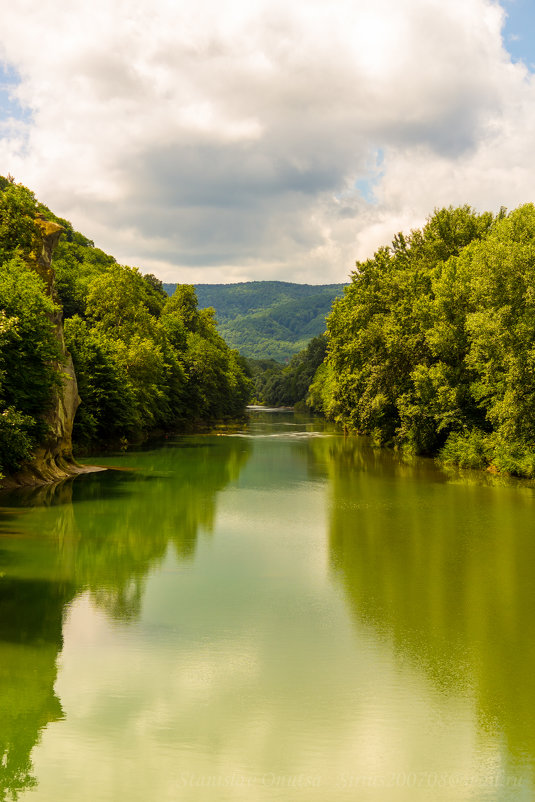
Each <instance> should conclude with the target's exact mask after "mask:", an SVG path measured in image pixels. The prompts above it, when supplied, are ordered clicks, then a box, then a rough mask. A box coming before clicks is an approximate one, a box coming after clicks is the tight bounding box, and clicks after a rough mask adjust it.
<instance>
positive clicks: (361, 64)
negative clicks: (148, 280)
mask: <svg viewBox="0 0 535 802" xmlns="http://www.w3.org/2000/svg"><path fill="white" fill-rule="evenodd" d="M503 22H504V12H503V9H502V8H501V6H499V5H498V4H496V3H493V2H491V0H450V2H449V3H447V4H445V3H443V2H442V0H376V2H375V4H374V6H373V8H370V7H369V4H368V3H367V2H364V0H336V2H334V3H329V4H327V3H326V2H325V0H307V2H306V3H305V2H304V0H295V2H293V3H291V4H290V3H287V2H282V0H248V2H244V0H225V2H223V3H217V4H216V3H215V2H214V0H202V1H201V2H198V3H197V4H196V7H195V9H192V8H191V6H190V4H186V2H185V0H179V1H178V2H172V3H171V2H168V0H153V1H152V2H151V3H149V2H148V0H137V2H136V1H135V0H130V1H129V2H121V0H115V2H110V1H109V0H94V2H93V3H92V4H91V6H89V5H88V4H87V3H83V2H81V0H72V2H71V3H70V4H69V5H68V7H65V5H64V4H60V3H59V0H50V2H48V3H47V4H46V7H45V5H44V4H42V3H37V2H36V0H21V2H20V3H18V4H17V6H16V8H15V4H13V7H12V8H9V7H8V8H6V9H4V10H3V19H2V30H1V32H0V46H1V50H0V55H1V56H2V58H3V59H4V61H5V63H6V65H9V68H10V69H16V70H17V72H18V74H19V76H20V81H19V82H18V84H16V86H11V87H10V92H11V95H12V100H13V103H14V104H15V102H16V103H18V105H19V106H20V107H22V108H25V109H26V110H27V112H29V116H28V115H27V116H26V117H25V118H23V119H19V120H15V119H13V120H5V121H4V124H3V125H2V126H1V127H0V167H1V171H2V172H3V173H6V172H10V173H12V174H13V175H15V177H16V179H17V180H18V181H22V182H23V183H25V184H27V185H28V186H30V187H31V188H32V189H34V191H35V192H36V194H37V195H38V196H39V197H40V199H41V200H43V201H44V202H45V203H47V204H48V205H49V206H50V207H51V208H53V209H54V210H55V211H56V212H57V213H58V214H61V215H62V216H64V217H67V218H69V219H71V220H72V222H73V223H74V225H75V226H76V227H77V228H78V229H79V230H82V231H83V232H84V233H86V234H87V235H88V236H90V237H92V238H93V239H94V240H95V242H96V243H97V244H98V245H99V246H100V247H102V248H104V249H106V250H108V251H109V252H111V253H113V254H114V255H115V256H116V257H117V258H118V259H119V260H121V261H124V262H127V263H129V264H137V265H140V266H141V267H143V268H144V269H146V270H150V271H152V272H155V273H156V274H157V275H159V276H160V277H161V278H163V279H167V280H179V281H195V282H212V281H236V280H246V279H262V278H278V279H286V280H297V281H309V282H311V283H317V282H324V281H335V280H345V279H346V277H347V275H348V273H349V271H350V270H351V268H352V266H353V264H354V261H355V259H356V258H365V257H367V256H369V255H371V253H372V252H373V250H374V248H376V247H377V246H378V245H380V244H382V243H386V242H388V241H389V240H390V239H391V238H392V236H393V234H394V233H395V232H396V231H397V230H399V229H400V228H403V229H406V228H410V227H411V226H415V225H420V224H421V223H422V222H423V221H424V219H425V216H426V215H427V214H428V213H429V212H431V211H432V210H433V208H434V207H436V206H441V205H449V204H450V203H451V204H457V203H471V204H473V205H475V206H476V207H477V208H481V209H483V208H491V209H497V208H498V207H499V206H500V205H502V204H504V205H507V206H510V207H512V206H515V205H517V204H518V203H521V202H523V201H527V200H530V199H531V198H530V194H529V193H530V191H531V187H532V186H533V183H534V178H535V167H533V166H532V165H531V161H530V158H529V156H530V149H531V143H532V141H533V129H534V123H535V104H534V102H533V101H534V82H533V77H532V75H531V74H530V73H529V72H528V71H527V70H526V68H525V67H523V66H522V64H513V63H512V62H511V60H510V57H509V55H508V53H507V51H506V50H505V49H504V47H503V42H502V36H501V31H502V27H503Z"/></svg>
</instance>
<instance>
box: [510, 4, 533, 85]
mask: <svg viewBox="0 0 535 802" xmlns="http://www.w3.org/2000/svg"><path fill="white" fill-rule="evenodd" d="M502 7H503V8H504V9H505V12H506V14H507V18H506V20H505V26H504V29H503V31H502V34H503V42H504V45H505V47H506V48H507V50H508V51H509V53H510V54H511V58H512V60H513V61H523V62H524V64H525V65H526V67H528V69H529V70H531V72H535V3H534V2H533V0H502Z"/></svg>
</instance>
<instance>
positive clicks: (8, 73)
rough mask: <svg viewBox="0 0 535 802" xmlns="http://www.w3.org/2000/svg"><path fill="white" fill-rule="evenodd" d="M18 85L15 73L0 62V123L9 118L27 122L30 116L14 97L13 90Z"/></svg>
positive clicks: (18, 78) (11, 68)
mask: <svg viewBox="0 0 535 802" xmlns="http://www.w3.org/2000/svg"><path fill="white" fill-rule="evenodd" d="M19 83H20V77H19V75H18V73H17V71H16V70H15V69H14V68H13V67H11V66H10V65H9V64H5V63H1V62H0V123H2V122H5V121H6V120H8V119H10V118H14V119H15V120H20V121H21V122H27V121H28V119H29V118H30V116H31V114H30V111H29V110H28V109H26V108H24V106H21V104H20V103H19V101H18V100H17V99H16V98H15V97H14V93H13V90H14V89H15V88H16V87H17V85H18V84H19Z"/></svg>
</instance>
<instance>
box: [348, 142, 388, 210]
mask: <svg viewBox="0 0 535 802" xmlns="http://www.w3.org/2000/svg"><path fill="white" fill-rule="evenodd" d="M384 160H385V154H384V152H383V150H382V148H378V149H377V151H376V153H375V165H374V167H373V168H372V169H371V170H370V172H369V174H368V175H367V176H365V177H363V178H359V179H358V180H357V181H355V189H357V190H358V191H359V192H360V194H361V195H362V197H363V198H364V200H365V201H366V203H371V204H374V205H375V204H377V198H376V197H375V188H376V186H377V185H378V183H379V181H380V180H381V178H382V177H383V175H384V170H383V169H382V166H383V162H384Z"/></svg>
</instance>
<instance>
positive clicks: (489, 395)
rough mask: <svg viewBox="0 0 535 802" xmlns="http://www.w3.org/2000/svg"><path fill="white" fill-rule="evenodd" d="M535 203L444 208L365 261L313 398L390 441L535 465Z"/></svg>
mask: <svg viewBox="0 0 535 802" xmlns="http://www.w3.org/2000/svg"><path fill="white" fill-rule="evenodd" d="M534 254H535V208H534V207H533V205H531V204H528V205H526V206H523V207H521V208H519V209H517V210H516V211H514V212H512V213H511V214H509V215H506V213H505V211H504V210H503V209H502V210H501V211H500V213H499V214H498V215H497V217H495V218H494V217H493V216H492V215H491V214H490V213H484V214H477V213H475V212H474V211H473V210H471V209H470V208H469V207H466V206H465V207H461V208H459V209H452V208H450V209H442V210H440V211H437V212H435V214H434V215H433V216H432V217H431V218H430V219H429V221H428V222H427V224H426V226H424V228H423V229H422V230H421V231H413V232H411V234H410V235H409V236H404V235H402V234H399V235H398V236H397V237H396V238H395V240H394V242H393V243H392V246H391V247H390V248H381V249H380V250H379V251H378V252H377V253H376V254H375V255H374V257H373V259H369V260H368V261H366V262H364V263H362V264H357V269H356V271H355V272H354V273H353V274H352V281H351V284H350V286H349V287H348V288H346V291H345V294H344V297H343V298H342V299H340V300H339V301H337V302H336V303H335V304H334V306H333V311H332V313H331V315H330V317H329V319H328V335H329V347H328V357H327V360H326V363H325V364H324V365H323V366H321V368H320V369H319V371H318V373H317V375H316V378H315V380H314V382H313V384H312V388H311V392H310V402H311V403H312V404H313V405H314V406H316V407H318V406H320V407H321V408H322V409H323V411H324V412H325V413H326V414H328V415H329V416H330V417H334V418H336V419H338V420H340V421H342V422H343V423H344V424H345V425H346V426H348V427H350V428H352V429H355V430H357V431H360V432H364V433H368V434H371V435H372V437H373V438H374V440H375V441H376V442H378V443H387V444H391V445H397V446H401V447H403V448H405V449H408V450H410V451H412V452H416V453H420V454H436V453H437V452H439V451H441V454H442V458H443V459H444V460H445V461H447V462H451V463H457V464H462V465H465V466H470V467H483V466H485V465H489V464H492V465H493V466H494V467H495V469H498V470H506V471H509V472H512V473H517V474H520V475H526V476H531V475H534V474H535V412H534V410H535V378H534V376H535V349H534V347H533V343H534V342H535V255H534Z"/></svg>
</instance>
